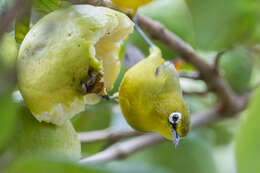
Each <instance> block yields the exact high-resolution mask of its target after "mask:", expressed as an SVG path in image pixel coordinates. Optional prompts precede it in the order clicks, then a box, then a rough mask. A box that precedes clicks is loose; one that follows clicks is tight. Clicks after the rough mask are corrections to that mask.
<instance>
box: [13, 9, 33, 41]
mask: <svg viewBox="0 0 260 173" xmlns="http://www.w3.org/2000/svg"><path fill="white" fill-rule="evenodd" d="M30 18H31V9H30V10H28V11H27V13H26V14H24V15H23V16H18V18H17V19H16V21H15V40H16V42H17V43H20V44H21V43H22V41H23V39H24V38H25V36H26V34H27V33H28V32H29V30H30Z"/></svg>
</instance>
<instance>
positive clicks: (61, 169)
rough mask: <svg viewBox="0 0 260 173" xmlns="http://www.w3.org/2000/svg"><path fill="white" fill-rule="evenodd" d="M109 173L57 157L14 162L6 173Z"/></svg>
mask: <svg viewBox="0 0 260 173" xmlns="http://www.w3.org/2000/svg"><path fill="white" fill-rule="evenodd" d="M36 172H37V173H46V172H49V173H108V171H104V170H102V169H97V168H94V167H93V168H92V167H86V166H80V165H77V164H76V163H71V162H69V161H66V160H62V159H61V158H55V156H54V157H53V156H51V157H50V156H46V155H44V154H43V155H33V156H32V155H28V156H24V157H22V158H19V159H18V160H16V161H14V162H13V163H12V164H11V165H9V166H8V168H7V169H6V170H5V171H4V173H36Z"/></svg>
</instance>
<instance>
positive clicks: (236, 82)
mask: <svg viewBox="0 0 260 173" xmlns="http://www.w3.org/2000/svg"><path fill="white" fill-rule="evenodd" d="M220 68H221V70H222V74H223V76H224V78H225V79H226V80H227V82H228V83H229V84H230V86H231V88H232V89H233V90H234V91H235V92H237V93H243V92H245V91H246V90H247V89H248V87H249V82H250V79H251V74H252V70H253V58H252V55H251V53H250V52H249V51H248V50H247V49H246V48H244V47H242V46H240V47H236V48H233V49H232V50H230V51H228V52H227V53H225V54H224V55H223V56H222V57H221V59H220Z"/></svg>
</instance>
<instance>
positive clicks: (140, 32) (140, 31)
mask: <svg viewBox="0 0 260 173" xmlns="http://www.w3.org/2000/svg"><path fill="white" fill-rule="evenodd" d="M138 19H139V14H138V13H136V15H135V17H134V18H133V22H134V23H135V30H136V32H137V33H138V34H139V35H140V36H141V37H142V38H143V39H144V41H145V42H146V43H147V44H148V45H149V46H150V47H153V46H155V45H154V44H153V42H152V41H151V40H150V39H149V38H148V37H147V36H146V35H145V33H144V32H143V30H142V29H141V28H140V27H139V25H138Z"/></svg>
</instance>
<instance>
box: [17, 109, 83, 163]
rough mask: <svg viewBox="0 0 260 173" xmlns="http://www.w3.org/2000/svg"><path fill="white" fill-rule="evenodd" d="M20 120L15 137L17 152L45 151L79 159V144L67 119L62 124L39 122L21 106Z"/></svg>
mask: <svg viewBox="0 0 260 173" xmlns="http://www.w3.org/2000/svg"><path fill="white" fill-rule="evenodd" d="M20 120H21V121H20V124H19V125H20V126H19V128H18V130H17V132H16V135H17V136H16V138H15V148H16V151H17V152H18V154H29V153H35V152H42V153H46V152H47V153H49V154H53V153H55V155H61V156H65V157H68V158H72V159H76V160H79V159H80V155H81V144H80V141H79V139H78V135H77V133H76V131H75V130H74V128H73V126H72V124H71V122H69V121H67V122H66V123H65V124H64V125H62V126H55V125H52V124H47V123H39V122H38V121H37V120H36V119H35V118H33V116H32V115H31V113H30V111H29V110H28V109H27V108H25V107H23V108H21V111H20Z"/></svg>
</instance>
